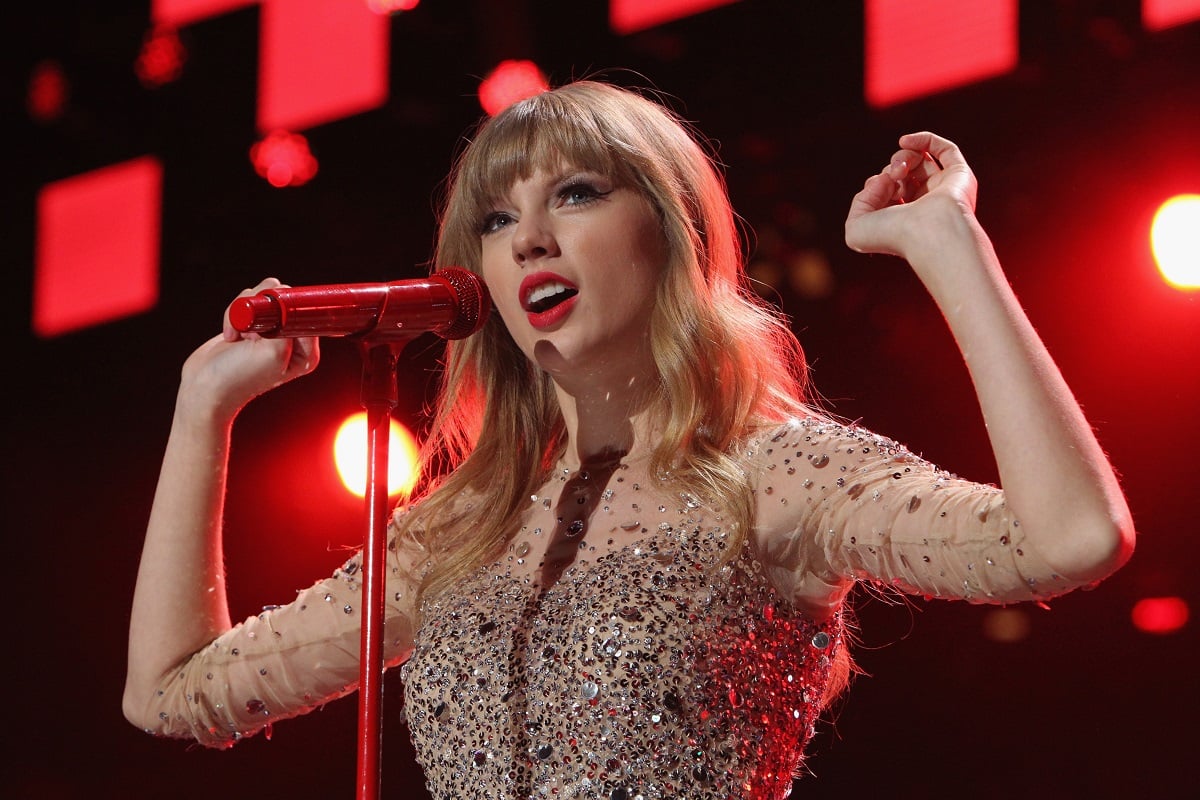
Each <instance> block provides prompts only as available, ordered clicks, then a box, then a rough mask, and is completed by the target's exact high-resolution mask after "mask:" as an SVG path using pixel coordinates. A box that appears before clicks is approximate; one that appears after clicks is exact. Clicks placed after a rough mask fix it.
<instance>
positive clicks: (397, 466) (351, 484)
mask: <svg viewBox="0 0 1200 800" xmlns="http://www.w3.org/2000/svg"><path fill="white" fill-rule="evenodd" d="M333 459H334V463H336V464H337V470H338V475H340V476H341V478H342V483H343V484H344V485H345V487H346V488H347V489H349V490H350V491H351V492H353V493H354V494H356V495H358V496H359V497H364V496H366V493H367V414H366V412H359V413H358V414H354V415H353V416H351V417H349V418H348V419H347V420H346V421H345V422H343V423H342V427H340V428H338V432H337V436H336V437H335V438H334V441H333ZM417 459H418V450H417V443H416V441H415V440H414V439H413V437H412V434H411V433H409V432H408V430H407V429H406V428H405V427H404V426H403V425H401V424H400V423H399V422H397V421H396V420H392V421H391V426H390V433H389V435H388V496H389V497H391V496H395V495H398V494H404V495H406V494H408V493H409V492H411V491H412V489H413V486H415V485H416V483H417V477H418V464H417Z"/></svg>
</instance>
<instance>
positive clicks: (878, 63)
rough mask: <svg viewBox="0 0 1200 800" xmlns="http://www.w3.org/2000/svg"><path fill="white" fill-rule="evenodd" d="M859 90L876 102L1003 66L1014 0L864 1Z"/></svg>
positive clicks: (1013, 53)
mask: <svg viewBox="0 0 1200 800" xmlns="http://www.w3.org/2000/svg"><path fill="white" fill-rule="evenodd" d="M865 10H866V30H865V38H866V42H865V44H866V51H865V54H866V64H865V68H864V76H865V86H864V93H865V95H866V99H867V102H868V103H869V104H870V105H872V106H875V107H876V108H879V107H884V106H890V105H895V104H896V103H901V102H904V101H905V100H912V99H914V98H917V97H921V96H923V95H927V94H933V93H935V92H940V91H943V90H946V89H951V88H954V87H957V86H963V85H965V84H968V83H971V82H973V81H978V80H983V79H985V78H992V77H995V76H997V75H1003V74H1004V73H1006V72H1009V71H1011V70H1012V69H1013V68H1014V67H1016V65H1017V60H1018V57H1019V51H1018V34H1017V0H976V2H973V3H970V4H963V3H959V2H954V1H953V0H867V2H866V9H865Z"/></svg>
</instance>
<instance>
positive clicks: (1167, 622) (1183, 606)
mask: <svg viewBox="0 0 1200 800" xmlns="http://www.w3.org/2000/svg"><path fill="white" fill-rule="evenodd" d="M1188 616H1189V614H1188V605H1187V603H1186V602H1184V600H1183V598H1181V597H1145V598H1142V599H1141V600H1139V601H1137V603H1136V604H1135V605H1134V607H1133V613H1132V617H1133V624H1134V626H1135V627H1137V629H1138V630H1140V631H1145V632H1146V633H1159V634H1165V633H1174V632H1175V631H1177V630H1179V629H1180V628H1182V627H1183V626H1184V625H1186V624H1187V621H1188Z"/></svg>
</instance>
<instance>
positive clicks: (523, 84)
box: [479, 61, 550, 116]
mask: <svg viewBox="0 0 1200 800" xmlns="http://www.w3.org/2000/svg"><path fill="white" fill-rule="evenodd" d="M548 88H550V87H549V83H548V82H547V80H546V76H545V75H544V74H542V71H541V69H539V68H538V65H537V64H535V63H533V62H532V61H501V62H500V63H499V64H497V65H496V68H495V69H493V70H492V71H491V73H489V74H488V76H487V77H486V78H484V79H483V82H482V83H480V84H479V105H481V106H483V110H484V111H486V112H487V113H488V115H489V116H495V115H496V114H499V113H500V112H501V111H503V110H504V109H506V108H508V107H509V106H511V105H512V104H513V103H516V102H519V101H521V100H524V99H525V98H526V97H532V96H533V95H535V94H540V93H541V92H544V91H546V90H547V89H548Z"/></svg>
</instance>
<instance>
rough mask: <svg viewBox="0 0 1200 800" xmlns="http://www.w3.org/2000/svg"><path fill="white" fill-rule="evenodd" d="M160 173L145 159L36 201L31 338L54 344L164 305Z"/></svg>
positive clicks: (83, 178) (75, 181)
mask: <svg viewBox="0 0 1200 800" xmlns="http://www.w3.org/2000/svg"><path fill="white" fill-rule="evenodd" d="M161 211H162V165H161V164H160V163H159V161H158V159H156V158H154V157H152V156H143V157H141V158H137V159H134V160H132V161H126V162H124V163H122V164H115V165H113V166H110V167H104V168H103V169H98V170H94V171H92V172H88V173H84V174H83V175H76V176H74V177H71V178H66V179H64V180H61V181H56V182H55V183H51V184H48V185H47V186H45V187H44V188H43V189H42V191H41V192H40V193H39V194H38V198H37V244H36V252H35V256H34V258H35V265H34V276H33V331H34V333H36V334H37V335H38V336H43V337H49V336H57V335H59V334H62V333H67V332H69V331H72V330H76V329H79V328H84V327H87V326H89V325H97V324H100V323H103V322H109V321H111V320H114V319H120V318H122V317H127V316H130V315H132V314H138V313H141V312H143V311H147V310H149V309H151V308H153V307H154V304H155V303H157V302H158V256H159V236H160V232H161Z"/></svg>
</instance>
